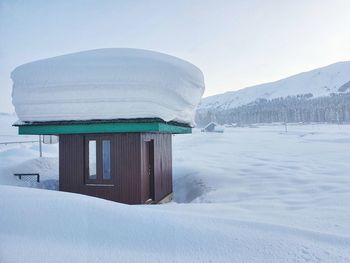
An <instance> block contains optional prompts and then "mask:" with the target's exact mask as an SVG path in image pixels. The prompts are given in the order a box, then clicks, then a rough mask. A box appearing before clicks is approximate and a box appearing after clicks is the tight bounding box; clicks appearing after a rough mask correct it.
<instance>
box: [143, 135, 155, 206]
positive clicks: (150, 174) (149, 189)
mask: <svg viewBox="0 0 350 263" xmlns="http://www.w3.org/2000/svg"><path fill="white" fill-rule="evenodd" d="M144 158H145V159H144V160H145V163H146V170H145V172H146V175H145V197H146V198H145V199H146V203H149V202H152V201H154V141H153V140H150V141H146V142H145V157H144Z"/></svg>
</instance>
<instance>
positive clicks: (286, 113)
mask: <svg viewBox="0 0 350 263" xmlns="http://www.w3.org/2000/svg"><path fill="white" fill-rule="evenodd" d="M212 121H215V122H217V123H219V124H232V123H238V124H251V123H271V122H334V123H342V122H349V121H350V93H344V94H331V96H328V97H318V98H312V94H303V95H298V96H288V97H286V98H277V99H272V100H266V99H259V100H257V101H255V102H252V103H249V104H247V105H244V106H240V107H237V108H233V109H226V110H223V109H218V108H214V109H199V110H198V111H197V114H196V123H197V125H198V126H204V125H206V124H208V123H209V122H212Z"/></svg>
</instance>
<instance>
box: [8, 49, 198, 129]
mask: <svg viewBox="0 0 350 263" xmlns="http://www.w3.org/2000/svg"><path fill="white" fill-rule="evenodd" d="M11 77H12V80H13V92H12V103H13V105H14V107H15V111H16V113H17V116H18V118H19V120H20V121H23V122H26V121H27V122H47V121H72V120H91V119H99V120H109V119H136V118H160V119H162V120H164V121H166V122H170V121H175V122H178V123H184V124H188V125H190V126H193V125H194V116H195V112H196V108H197V106H198V104H199V102H200V100H201V97H202V95H203V92H204V77H203V73H202V72H201V71H200V70H199V69H198V68H197V67H196V66H194V65H192V64H191V63H189V62H187V61H184V60H182V59H179V58H176V57H173V56H169V55H166V54H162V53H159V52H154V51H148V50H140V49H128V48H107V49H98V50H89V51H83V52H78V53H73V54H68V55H63V56H58V57H53V58H48V59H43V60H39V61H34V62H31V63H28V64H24V65H21V66H19V67H17V68H16V69H15V70H14V71H13V72H12V74H11Z"/></svg>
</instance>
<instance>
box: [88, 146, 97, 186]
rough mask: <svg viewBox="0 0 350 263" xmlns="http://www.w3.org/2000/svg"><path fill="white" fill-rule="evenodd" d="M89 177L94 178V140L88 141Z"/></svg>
mask: <svg viewBox="0 0 350 263" xmlns="http://www.w3.org/2000/svg"><path fill="white" fill-rule="evenodd" d="M89 179H96V141H95V140H91V141H89Z"/></svg>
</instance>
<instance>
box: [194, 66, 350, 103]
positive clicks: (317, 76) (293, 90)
mask: <svg viewBox="0 0 350 263" xmlns="http://www.w3.org/2000/svg"><path fill="white" fill-rule="evenodd" d="M349 91H350V61H345V62H338V63H335V64H332V65H329V66H326V67H323V68H318V69H314V70H311V71H308V72H303V73H300V74H297V75H294V76H291V77H288V78H285V79H281V80H278V81H275V82H270V83H265V84H260V85H256V86H252V87H248V88H244V89H241V90H238V91H231V92H226V93H223V94H219V95H215V96H210V97H207V98H204V99H203V101H202V103H201V105H200V107H199V110H201V109H220V110H225V109H233V108H236V107H239V106H242V105H245V104H248V103H250V102H253V101H255V100H257V99H267V100H270V99H275V98H280V97H282V98H285V97H287V96H296V95H301V94H310V93H311V94H312V95H313V97H322V96H329V95H330V94H331V93H344V92H349Z"/></svg>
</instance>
